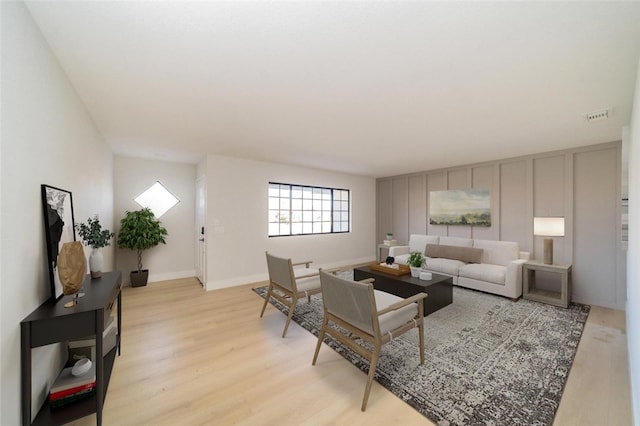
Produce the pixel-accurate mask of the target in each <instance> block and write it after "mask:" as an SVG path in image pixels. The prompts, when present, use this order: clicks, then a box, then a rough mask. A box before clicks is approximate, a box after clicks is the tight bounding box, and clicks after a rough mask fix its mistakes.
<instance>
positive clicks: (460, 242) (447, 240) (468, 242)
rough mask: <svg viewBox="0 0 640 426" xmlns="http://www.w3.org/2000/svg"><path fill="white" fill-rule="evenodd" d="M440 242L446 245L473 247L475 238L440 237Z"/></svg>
mask: <svg viewBox="0 0 640 426" xmlns="http://www.w3.org/2000/svg"><path fill="white" fill-rule="evenodd" d="M438 244H442V245H444V246H457V247H473V240H472V239H471V238H461V237H440V241H439V242H438Z"/></svg>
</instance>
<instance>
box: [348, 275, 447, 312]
mask: <svg viewBox="0 0 640 426" xmlns="http://www.w3.org/2000/svg"><path fill="white" fill-rule="evenodd" d="M366 278H374V279H375V281H374V282H373V288H375V289H376V290H382V291H386V292H387V293H391V294H395V295H396V296H400V297H411V296H413V295H414V294H418V293H420V292H424V293H427V294H428V295H429V297H427V298H426V299H424V300H423V303H424V316H425V317H426V316H427V315H429V314H430V313H432V312H435V311H437V310H438V309H441V308H444V307H445V306H447V305H450V304H451V302H452V301H453V280H452V279H451V277H448V276H446V275H440V274H433V277H432V279H430V280H421V279H419V278H413V277H412V276H411V275H403V276H400V277H398V276H394V275H391V274H385V273H384V272H378V271H374V270H372V269H371V268H370V267H368V266H361V267H359V268H354V269H353V279H354V280H356V281H359V280H363V279H366Z"/></svg>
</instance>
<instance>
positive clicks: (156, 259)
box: [114, 156, 196, 284]
mask: <svg viewBox="0 0 640 426" xmlns="http://www.w3.org/2000/svg"><path fill="white" fill-rule="evenodd" d="M114 175H115V176H114V193H115V200H114V211H115V217H116V233H117V232H118V231H119V230H120V219H122V218H123V217H124V213H125V211H127V210H129V211H134V210H139V209H140V208H141V207H140V205H139V204H138V203H136V202H135V201H134V198H135V197H137V196H138V195H140V194H141V193H142V192H143V191H145V190H146V189H148V188H149V187H150V186H151V185H153V184H154V183H156V181H160V183H162V184H163V185H164V186H165V187H166V188H167V189H168V190H169V192H171V193H172V194H173V195H175V196H176V198H178V199H179V200H180V202H179V203H178V204H176V205H175V206H174V207H173V208H171V210H169V211H168V212H166V213H165V214H164V215H163V216H162V217H161V218H160V222H161V224H162V226H164V227H165V228H166V229H167V232H168V236H167V238H166V240H167V244H166V245H163V244H160V245H158V246H156V247H154V248H151V249H149V250H145V251H144V252H143V253H142V266H143V268H145V269H149V282H154V281H162V280H170V279H175V278H184V277H192V276H194V275H195V271H194V265H195V255H194V251H195V180H196V166H195V165H193V164H184V163H171V162H166V161H155V160H144V159H139V158H129V157H122V156H116V157H115V159H114ZM137 264H138V261H137V254H136V252H134V251H132V250H129V249H118V250H117V251H116V266H117V268H118V269H119V270H120V271H122V277H123V282H125V283H127V284H128V283H130V280H129V272H130V271H132V270H135V269H137V268H138V267H137Z"/></svg>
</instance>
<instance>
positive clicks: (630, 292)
mask: <svg viewBox="0 0 640 426" xmlns="http://www.w3.org/2000/svg"><path fill="white" fill-rule="evenodd" d="M639 203H640V62H639V63H638V76H637V78H636V89H635V95H634V99H633V111H632V113H631V125H630V135H629V248H628V250H627V345H628V347H629V371H630V374H631V398H632V401H631V403H632V405H633V416H634V421H635V423H634V424H635V425H640V264H639V263H638V259H640V228H638V227H639V226H640V204H639Z"/></svg>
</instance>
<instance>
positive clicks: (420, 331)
mask: <svg viewBox="0 0 640 426" xmlns="http://www.w3.org/2000/svg"><path fill="white" fill-rule="evenodd" d="M418 338H419V340H420V365H422V364H424V320H422V318H421V319H420V322H419V323H418Z"/></svg>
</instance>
